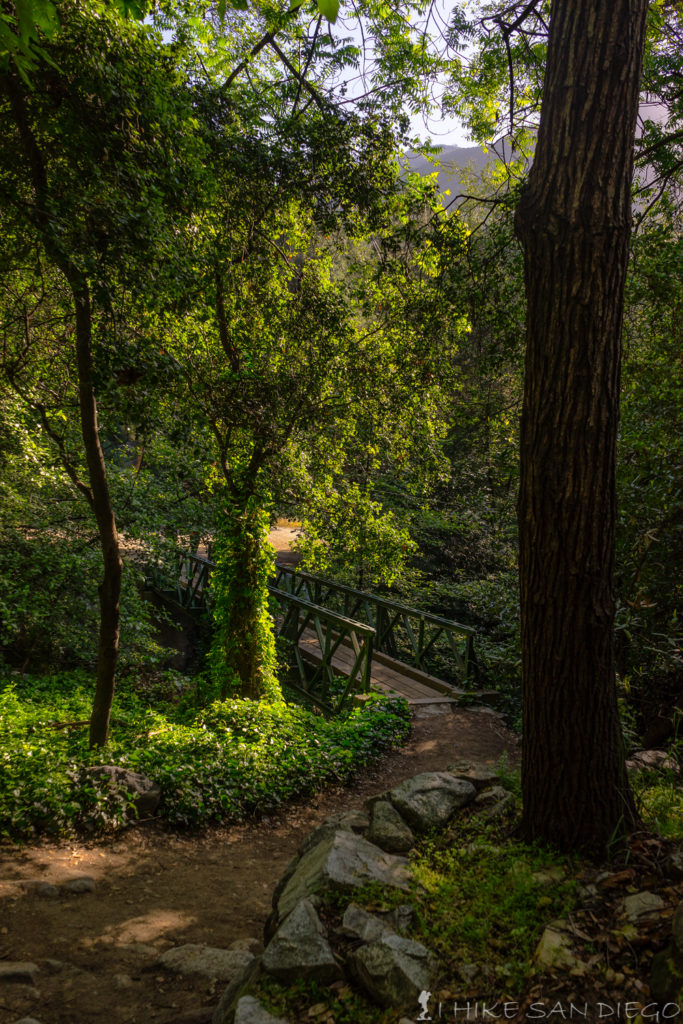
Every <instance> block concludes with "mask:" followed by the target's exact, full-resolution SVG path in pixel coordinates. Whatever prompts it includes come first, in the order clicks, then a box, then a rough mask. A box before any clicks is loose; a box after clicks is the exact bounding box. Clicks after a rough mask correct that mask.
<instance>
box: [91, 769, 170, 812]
mask: <svg viewBox="0 0 683 1024" xmlns="http://www.w3.org/2000/svg"><path fill="white" fill-rule="evenodd" d="M88 774H90V775H93V776H94V777H95V778H96V779H109V781H110V784H111V785H112V786H115V787H116V788H117V789H123V790H126V791H127V792H128V793H130V794H131V797H132V800H133V805H134V807H135V810H136V812H137V815H138V817H139V818H146V817H148V816H149V815H152V814H154V812H155V811H156V809H157V807H158V806H159V801H160V800H161V789H160V787H159V786H158V785H157V783H156V782H153V781H152V779H149V778H148V777H147V776H146V775H142V774H141V773H140V772H131V771H129V770H128V768H120V767H119V766H118V765H100V766H98V767H95V768H88Z"/></svg>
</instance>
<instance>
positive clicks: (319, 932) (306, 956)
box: [262, 899, 341, 985]
mask: <svg viewBox="0 0 683 1024" xmlns="http://www.w3.org/2000/svg"><path fill="white" fill-rule="evenodd" d="M262 962H263V969H264V971H266V973H267V974H270V975H272V977H273V978H276V979H277V980H278V981H280V982H282V983H283V984H285V985H287V984H289V983H290V982H292V981H296V980H297V979H299V978H306V979H311V980H313V981H317V982H319V983H320V984H321V985H327V984H330V983H331V982H333V981H337V980H338V979H339V978H340V977H341V970H340V967H339V964H338V963H337V961H336V960H335V958H334V955H333V953H332V950H331V949H330V944H329V942H328V941H327V938H326V935H325V929H324V928H323V926H322V924H321V922H320V918H319V917H318V915H317V913H316V911H315V907H314V906H313V904H312V903H311V901H310V900H308V899H302V900H300V901H299V903H297V905H296V907H295V908H294V910H292V912H291V913H290V914H289V915H288V916H287V918H286V919H285V921H284V923H283V924H281V925H280V927H279V928H278V930H277V932H276V933H275V935H274V936H273V938H272V939H271V941H270V942H269V944H268V945H267V946H266V949H265V952H264V954H263V961H262Z"/></svg>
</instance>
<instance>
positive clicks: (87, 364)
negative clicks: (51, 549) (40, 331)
mask: <svg viewBox="0 0 683 1024" xmlns="http://www.w3.org/2000/svg"><path fill="white" fill-rule="evenodd" d="M2 84H3V86H4V89H5V91H6V93H7V95H8V97H9V100H10V104H11V107H12V111H13V114H14V118H15V122H16V125H17V131H18V133H19V138H20V140H21V144H22V147H23V150H24V155H25V157H26V160H27V163H28V167H29V170H30V174H31V179H32V183H33V188H34V192H35V212H34V214H33V219H34V222H35V226H36V228H37V230H38V232H39V234H40V237H41V239H42V242H43V245H44V246H45V251H46V252H47V254H48V256H49V257H50V259H51V260H52V261H53V263H54V264H55V266H56V267H58V268H59V270H60V271H61V272H62V273H63V274H64V276H65V278H66V279H67V281H68V282H69V286H70V288H71V293H72V295H73V299H74V308H75V315H76V364H77V367H78V404H79V413H80V420H81V434H82V436H83V447H84V451H85V458H86V463H87V466H88V478H89V487H88V486H86V485H84V484H83V483H82V482H81V481H80V480H78V475H77V472H76V469H75V467H74V466H72V465H67V467H66V468H67V471H68V472H69V475H70V476H71V478H72V479H73V480H74V481H75V482H76V483H77V486H78V487H79V489H80V490H81V492H82V493H83V494H84V496H85V497H86V500H87V501H88V504H89V505H90V508H91V509H92V511H93V514H94V516H95V520H96V522H97V531H98V535H99V540H100V547H101V549H102V562H103V569H104V572H103V577H102V582H101V584H100V586H99V588H98V590H99V599H100V628H99V640H98V648H97V680H96V685H95V699H94V701H93V710H92V716H91V719H90V746H91V747H93V746H103V745H104V744H105V743H106V742H107V736H108V733H109V717H110V714H111V706H112V701H113V699H114V681H115V673H116V662H117V659H118V651H119V629H120V612H119V602H120V595H121V575H122V563H121V553H120V549H119V539H118V533H117V530H116V521H115V518H114V510H113V508H112V504H111V497H110V494H109V485H108V482H107V472H106V467H105V463H104V455H103V453H102V447H101V445H100V435H99V428H98V422H97V402H96V399H95V392H94V389H93V380H92V376H93V375H92V314H91V307H90V291H89V288H88V282H87V279H86V277H85V275H84V274H83V273H81V271H79V270H78V269H77V266H76V264H75V262H74V260H73V259H72V258H71V256H70V255H69V254H68V252H67V251H66V250H65V249H64V248H63V247H62V243H61V239H60V238H59V235H55V232H54V228H53V224H52V222H51V221H50V216H49V213H48V210H49V208H50V187H49V182H48V175H47V170H46V166H45V161H44V158H43V153H42V152H41V149H40V146H39V144H38V142H37V140H36V137H35V135H34V131H33V127H32V125H31V121H30V116H29V111H28V105H27V101H26V92H25V89H24V87H23V86H22V85H21V84H20V83H19V81H18V80H17V78H16V77H15V76H13V75H11V74H10V75H6V76H5V77H4V79H3V80H2Z"/></svg>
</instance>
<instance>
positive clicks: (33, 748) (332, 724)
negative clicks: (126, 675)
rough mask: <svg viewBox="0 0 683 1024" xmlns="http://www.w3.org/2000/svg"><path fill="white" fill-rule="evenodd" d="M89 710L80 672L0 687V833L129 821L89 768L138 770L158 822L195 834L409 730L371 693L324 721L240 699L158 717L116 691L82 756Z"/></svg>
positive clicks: (297, 791)
mask: <svg viewBox="0 0 683 1024" xmlns="http://www.w3.org/2000/svg"><path fill="white" fill-rule="evenodd" d="M91 702H92V686H91V682H90V680H89V679H88V678H87V677H86V676H85V675H77V674H74V673H69V674H64V675H62V676H56V677H52V678H51V679H30V678H22V679H5V680H4V681H0V766H1V768H2V770H1V771H0V835H2V836H5V837H8V838H12V839H25V838H29V837H32V836H35V835H37V834H39V833H51V834H64V833H68V832H73V831H80V832H83V831H85V832H90V833H92V832H95V831H97V830H100V829H102V828H107V827H111V826H116V825H120V824H123V823H124V822H125V821H126V820H129V819H130V818H131V816H133V817H134V811H133V809H132V804H131V802H130V798H129V794H127V793H126V792H125V791H123V790H116V789H112V788H111V787H110V786H109V785H107V783H106V782H102V781H95V780H94V779H93V777H92V775H91V774H89V773H87V772H86V771H85V769H86V768H88V767H90V766H92V765H96V764H111V765H119V766H121V767H124V768H129V769H131V770H133V771H139V772H142V773H144V774H145V775H147V776H149V777H150V778H151V779H153V780H154V781H155V782H157V783H158V784H159V785H160V786H161V789H162V793H163V797H162V802H161V804H160V807H159V816H160V818H161V819H162V820H163V821H165V822H167V823H169V824H172V825H174V826H191V827H201V826H204V825H207V824H209V823H210V822H217V821H234V820H238V819H240V818H244V817H245V816H248V815H252V814H258V813H262V812H265V811H268V810H272V809H273V808H274V807H276V806H277V805H278V804H279V803H281V802H282V801H284V800H288V799H291V798H293V797H297V796H301V795H304V794H306V793H310V792H312V791H315V790H316V789H318V788H320V787H321V786H323V785H326V784H329V783H334V782H346V781H347V780H348V779H349V778H350V777H351V776H352V775H353V774H354V773H355V772H357V771H358V770H359V769H360V768H361V767H364V766H365V765H367V763H368V761H370V760H372V759H373V758H376V757H377V756H378V755H379V754H381V753H382V752H383V751H384V750H387V749H388V748H390V747H392V746H394V745H397V744H400V743H401V742H402V740H403V739H405V737H406V736H407V734H408V732H409V730H410V721H409V715H408V709H407V705H406V704H405V703H404V702H403V701H400V700H392V699H389V698H384V697H380V696H377V697H373V698H371V699H370V700H369V701H367V702H365V704H364V706H363V707H362V708H361V707H359V708H353V709H351V710H350V711H348V712H347V713H345V714H344V715H343V716H340V717H338V718H335V719H332V720H327V719H325V718H324V717H322V715H320V714H318V713H316V712H314V711H311V710H308V709H306V708H302V707H293V706H289V705H286V704H279V703H278V704H264V703H256V702H253V701H247V700H238V699H235V700H225V701H215V702H214V703H212V704H210V705H209V706H208V707H205V708H203V709H199V710H197V711H195V712H194V713H192V714H191V713H190V712H189V711H188V709H187V707H186V706H185V705H183V703H182V701H181V702H180V703H179V704H178V705H176V706H173V705H169V706H167V708H166V709H165V710H164V711H161V710H159V709H156V708H153V707H150V706H149V705H148V704H146V703H145V701H144V700H143V699H142V698H141V696H140V695H139V694H138V693H137V692H136V691H135V689H134V688H133V687H131V686H128V687H125V686H124V687H122V689H121V691H120V692H119V694H118V695H117V697H116V701H115V704H114V708H113V713H112V721H113V726H112V737H111V740H110V743H109V744H108V746H107V748H106V749H105V750H95V751H90V750H89V749H88V746H87V733H88V728H87V719H88V715H89V711H90V706H91Z"/></svg>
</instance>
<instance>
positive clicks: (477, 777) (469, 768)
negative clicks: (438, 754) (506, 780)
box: [446, 764, 499, 793]
mask: <svg viewBox="0 0 683 1024" xmlns="http://www.w3.org/2000/svg"><path fill="white" fill-rule="evenodd" d="M446 771H448V772H449V773H450V774H451V775H452V776H453V777H454V778H456V779H464V781H465V782H471V783H472V785H473V786H474V788H475V789H476V791H477V793H481V791H482V790H484V789H488V788H489V787H490V786H496V785H498V784H499V779H498V775H497V774H496V772H495V771H494V770H493V768H477V767H475V766H473V765H459V764H452V765H450V767H449V768H447V769H446Z"/></svg>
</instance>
